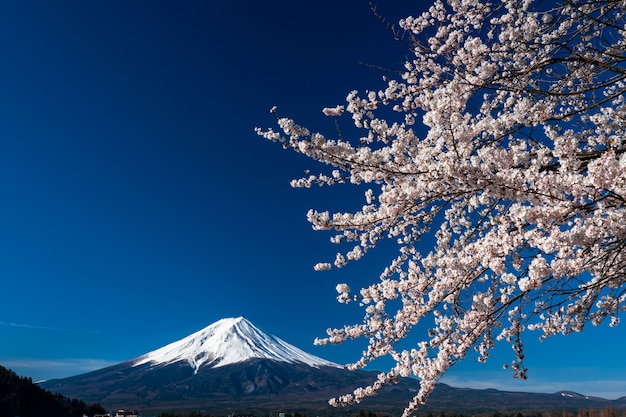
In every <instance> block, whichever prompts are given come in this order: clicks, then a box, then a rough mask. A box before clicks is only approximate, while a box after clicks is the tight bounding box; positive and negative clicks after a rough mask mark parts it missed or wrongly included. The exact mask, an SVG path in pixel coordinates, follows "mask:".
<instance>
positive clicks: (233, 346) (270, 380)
mask: <svg viewBox="0 0 626 417" xmlns="http://www.w3.org/2000/svg"><path fill="white" fill-rule="evenodd" d="M376 376H377V373H376V372H365V371H349V370H347V369H344V368H343V367H341V366H340V365H337V364H335V363H332V362H329V361H327V360H324V359H321V358H318V357H316V356H313V355H311V354H308V353H306V352H304V351H302V350H300V349H299V348H297V347H295V346H292V345H290V344H288V343H287V342H285V341H283V340H282V339H279V338H278V337H276V336H273V335H269V334H267V333H265V332H263V331H262V330H260V329H259V328H257V327H256V326H255V325H253V324H252V323H250V322H249V321H248V320H246V319H244V318H242V317H239V318H232V319H223V320H220V321H218V322H216V323H214V324H212V325H210V326H208V327H206V328H204V329H202V330H200V331H198V332H196V333H194V334H192V335H190V336H188V337H185V338H183V339H181V340H179V341H176V342H173V343H171V344H169V345H167V346H164V347H162V348H160V349H157V350H155V351H152V352H150V353H147V354H145V355H142V356H140V357H138V358H136V359H133V360H130V361H127V362H123V363H120V364H117V365H114V366H110V367H107V368H103V369H100V370H96V371H93V372H89V373H87V374H83V375H78V376H74V377H71V378H65V379H58V380H51V381H47V382H45V383H43V384H42V386H43V387H45V388H47V389H50V390H52V391H54V392H59V393H61V394H63V395H66V396H71V397H76V398H81V399H83V400H85V401H95V402H98V403H101V404H102V405H104V406H105V407H107V408H110V409H117V408H126V409H139V410H141V411H142V412H143V413H144V414H147V415H151V414H158V413H159V412H163V411H174V412H176V411H200V412H205V413H210V414H212V415H230V414H246V413H254V414H256V415H268V414H269V415H274V414H275V413H277V412H287V413H292V412H298V413H301V414H307V415H315V416H331V415H333V416H340V415H352V414H354V413H355V412H358V411H359V410H369V411H375V412H380V413H384V414H387V415H390V416H398V415H400V414H401V412H402V410H403V409H404V407H405V405H406V404H407V403H408V402H409V400H410V399H411V398H412V397H413V396H414V395H415V394H416V393H417V390H418V389H419V383H418V381H417V380H415V379H410V378H405V379H402V380H401V381H400V382H399V383H398V384H396V385H391V386H388V387H385V388H384V390H383V392H381V393H380V394H379V395H377V396H375V397H372V398H366V399H365V400H364V401H363V402H362V403H361V404H358V405H355V406H353V407H349V408H337V409H335V408H332V407H331V406H329V405H328V402H327V401H328V399H329V398H331V397H336V396H338V395H342V394H345V393H347V392H350V391H352V390H353V389H354V388H356V387H359V386H364V385H368V384H371V383H372V382H373V381H375V380H376ZM606 407H613V408H615V409H626V397H625V398H622V399H620V400H616V401H610V400H606V399H602V398H594V397H587V396H584V395H580V394H575V393H571V392H558V393H554V394H534V393H520V392H505V391H498V390H493V389H490V390H476V389H465V388H454V387H451V386H448V385H445V384H439V385H438V386H437V387H436V389H435V391H434V392H433V393H432V394H431V396H430V397H429V401H428V404H427V405H425V406H423V407H421V408H420V412H425V413H429V412H432V413H433V414H440V413H441V412H445V413H446V414H449V413H456V414H465V415H476V414H489V413H491V414H493V413H496V412H525V413H526V414H529V413H534V412H540V411H547V410H564V409H568V410H577V409H589V408H606ZM0 417H2V416H0Z"/></svg>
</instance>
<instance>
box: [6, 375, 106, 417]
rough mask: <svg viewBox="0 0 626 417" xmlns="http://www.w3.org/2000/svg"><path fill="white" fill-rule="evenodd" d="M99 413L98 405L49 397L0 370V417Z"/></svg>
mask: <svg viewBox="0 0 626 417" xmlns="http://www.w3.org/2000/svg"><path fill="white" fill-rule="evenodd" d="M103 412H104V409H103V408H102V407H101V406H99V405H95V404H94V405H87V404H85V402H84V401H81V400H77V399H74V400H71V399H69V398H65V397H63V396H62V395H60V394H53V393H51V392H50V391H46V390H45V389H43V388H41V387H40V386H38V385H37V384H34V383H33V381H32V380H31V379H30V378H25V377H20V376H18V375H17V374H16V373H15V372H13V371H11V370H9V369H6V368H4V367H2V366H0V417H14V416H20V417H44V416H45V417H82V416H83V414H88V415H90V416H93V415H94V414H96V413H103Z"/></svg>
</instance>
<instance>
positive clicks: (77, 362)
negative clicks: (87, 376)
mask: <svg viewBox="0 0 626 417" xmlns="http://www.w3.org/2000/svg"><path fill="white" fill-rule="evenodd" d="M118 363H120V361H110V360H105V359H91V358H69V359H29V358H20V359H5V360H3V359H0V365H2V366H4V367H5V368H8V369H11V370H12V371H13V372H15V373H16V374H18V375H20V376H24V377H30V378H32V379H33V380H34V381H40V380H46V379H55V378H67V377H70V376H75V375H80V374H84V373H86V372H91V371H95V370H97V369H102V368H106V367H108V366H112V365H116V364H118Z"/></svg>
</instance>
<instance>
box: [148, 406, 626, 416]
mask: <svg viewBox="0 0 626 417" xmlns="http://www.w3.org/2000/svg"><path fill="white" fill-rule="evenodd" d="M316 415H317V414H316ZM416 416H417V417H626V410H616V409H614V408H612V407H606V408H602V409H594V408H590V409H581V410H577V411H572V410H560V411H543V412H534V413H520V412H513V413H508V412H506V413H502V412H495V413H482V414H463V413H445V412H442V413H431V412H429V413H424V414H419V413H418V414H417V415H416ZM157 417H230V416H223V415H215V414H211V413H202V412H198V411H193V412H180V413H174V412H168V413H161V414H159V415H158V416H157ZM232 417H279V415H278V414H277V413H274V414H262V415H258V416H255V415H252V414H241V415H233V416H232ZM285 417H315V416H307V415H306V414H301V413H285ZM350 417H389V416H388V415H387V414H385V413H380V412H372V411H364V410H361V411H359V412H358V413H353V414H352V415H351V416H350Z"/></svg>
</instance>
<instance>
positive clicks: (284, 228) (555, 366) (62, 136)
mask: <svg viewBox="0 0 626 417" xmlns="http://www.w3.org/2000/svg"><path fill="white" fill-rule="evenodd" d="M426 5H427V2H425V1H424V2H423V1H402V0H390V1H385V2H381V5H380V7H379V11H380V12H381V13H382V14H384V15H385V16H388V17H389V19H390V20H396V19H397V18H399V17H402V16H403V15H408V14H411V13H415V12H419V11H420V8H423V7H425V6H426ZM0 53H1V56H2V59H1V61H0V138H1V139H0V273H1V277H2V278H1V287H0V294H1V297H2V301H1V302H0V364H1V365H4V366H6V367H9V368H11V369H13V370H15V371H16V372H17V373H19V374H21V375H24V376H30V377H32V378H33V379H35V380H37V379H47V378H54V377H66V376H72V375H75V374H78V373H82V372H85V371H88V370H93V369H96V368H100V367H103V366H106V365H110V364H114V363H118V362H121V361H125V360H129V359H132V358H135V357H137V356H139V355H141V354H144V353H146V352H148V351H151V350H154V349H156V348H158V347H161V346H163V345H165V344H167V343H169V342H172V341H174V340H177V339H180V338H182V337H184V336H187V335H188V334H190V333H192V332H194V331H197V330H199V329H201V328H203V327H205V326H207V325H209V324H211V323H213V322H214V321H216V320H218V319H220V318H223V317H231V316H240V315H242V316H245V317H247V318H248V319H249V320H251V321H252V322H254V323H255V324H256V325H258V326H259V327H261V328H262V329H264V330H266V331H268V332H271V333H273V334H275V335H277V336H279V337H281V338H283V339H285V340H287V341H288V342H290V343H293V344H295V345H297V346H299V347H301V348H303V349H305V350H307V351H309V352H311V353H314V354H317V355H319V356H322V357H324V358H326V359H330V360H333V361H336V362H341V363H345V362H348V361H350V360H355V359H357V357H358V354H359V352H360V350H361V349H362V347H363V345H362V344H359V343H352V344H348V345H346V346H340V347H327V348H320V347H314V346H312V340H313V339H314V338H315V337H316V336H323V335H324V329H325V328H326V327H328V326H341V325H343V324H345V323H353V322H356V321H358V320H360V318H361V311H360V310H359V309H358V308H351V307H347V306H343V305H340V304H338V303H337V302H336V301H335V295H336V293H335V290H334V287H335V285H336V283H338V282H348V283H349V284H350V285H351V286H353V287H358V286H359V284H364V283H368V282H371V281H372V280H375V279H377V278H376V277H377V276H378V273H379V272H380V270H381V268H382V267H383V266H384V262H383V261H384V260H386V259H387V258H388V257H389V256H390V254H391V252H390V250H391V249H390V248H388V247H383V248H380V249H379V250H378V251H376V252H374V253H373V254H372V256H370V257H369V258H368V259H366V260H364V261H362V262H361V263H359V264H356V265H352V266H350V267H348V268H345V269H343V270H339V271H336V272H335V271H331V272H324V273H316V272H314V271H313V265H314V264H315V263H317V262H319V261H326V260H329V259H331V258H332V257H333V255H334V253H335V252H336V248H335V247H334V246H333V245H331V244H330V243H329V241H328V238H329V235H325V234H323V233H319V232H313V231H312V230H311V228H310V225H309V224H308V223H307V222H306V219H305V214H306V212H307V210H308V209H309V208H318V209H349V208H355V207H360V205H361V204H362V200H361V199H360V197H359V195H358V194H354V193H351V192H350V191H349V190H348V189H341V188H338V189H315V190H297V189H292V188H291V187H290V186H289V184H288V182H289V180H290V179H292V178H294V177H298V176H300V175H301V174H302V173H303V172H304V170H305V169H307V168H312V169H313V170H316V169H317V168H316V166H315V165H314V164H312V163H311V162H308V161H306V160H304V159H303V158H301V157H299V156H297V155H294V154H291V153H289V152H286V151H283V150H282V149H281V148H280V146H278V145H276V144H273V143H269V142H266V141H264V140H263V139H261V138H260V137H258V136H256V135H255V134H254V131H253V129H254V127H256V126H261V127H267V126H272V125H273V122H274V120H273V118H272V116H271V115H270V114H269V112H268V110H269V109H270V107H272V106H273V105H278V106H279V109H280V111H281V113H282V114H284V115H289V116H292V117H295V118H296V119H298V120H299V121H301V122H302V124H305V125H308V126H310V127H313V128H319V129H321V130H326V131H329V132H330V131H333V129H334V127H333V124H332V123H333V122H332V121H330V120H329V119H327V118H325V117H324V116H323V115H322V113H321V108H323V107H326V106H334V105H336V104H339V103H341V102H342V101H343V99H344V98H345V96H346V94H347V93H348V92H349V91H350V90H352V89H360V90H365V89H368V88H378V87H381V86H382V85H383V84H382V76H383V72H382V71H381V70H379V69H373V68H371V67H368V66H366V65H363V64H362V63H361V62H365V63H369V64H372V65H379V66H384V67H388V68H391V69H396V68H399V66H400V64H401V63H402V62H403V60H404V57H405V55H406V54H407V53H408V51H407V50H406V49H404V48H403V47H402V46H401V45H400V44H398V43H394V42H393V40H392V38H391V36H390V35H389V34H388V33H387V32H386V30H385V29H384V27H383V26H382V25H381V24H380V22H379V21H378V20H377V19H376V18H375V17H374V16H373V15H372V13H371V11H370V10H369V6H368V0H350V1H336V0H320V1H315V2H305V1H293V2H291V1H277V0H268V1H263V2H258V1H239V2H237V1H230V2H209V1H186V2H174V1H168V2H165V1H154V0H150V1H147V0H145V1H109V0H107V1H89V2H85V1H78V0H77V1H57V2H47V1H40V2H35V1H6V2H2V3H1V4H0ZM346 122H347V121H346ZM355 196H356V197H355ZM528 336H529V337H527V349H528V356H529V358H528V361H527V365H528V366H529V367H530V372H529V376H530V379H529V380H528V381H523V382H521V381H516V380H513V378H512V376H511V374H510V373H509V372H506V371H503V370H502V369H501V365H502V363H504V362H509V361H510V360H511V359H512V356H511V355H510V354H509V352H510V348H509V347H508V346H502V347H500V348H498V349H497V350H496V352H495V353H494V357H493V358H492V360H491V361H490V362H489V363H488V364H487V365H479V364H477V363H476V361H475V360H474V359H473V358H469V359H468V361H467V362H466V363H464V364H462V365H460V366H458V367H457V368H456V369H454V370H453V371H452V372H451V373H450V375H449V376H448V377H447V378H446V379H445V382H448V383H451V384H453V385H457V386H473V387H478V388H486V387H495V388H500V389H512V390H523V391H540V392H554V391H557V390H561V389H570V390H575V391H579V392H581V393H584V394H588V395H602V396H605V397H607V398H617V397H620V396H622V395H626V377H625V376H624V375H626V364H625V361H624V359H623V354H622V351H623V346H624V345H625V343H626V336H625V333H624V329H623V328H620V327H618V328H617V329H613V330H611V331H608V330H607V329H605V328H600V329H590V331H588V332H586V333H584V334H582V335H575V336H571V337H567V338H563V337H562V338H557V339H555V340H552V341H548V342H544V343H543V344H539V343H538V342H536V336H535V335H533V334H529V335H528Z"/></svg>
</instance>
